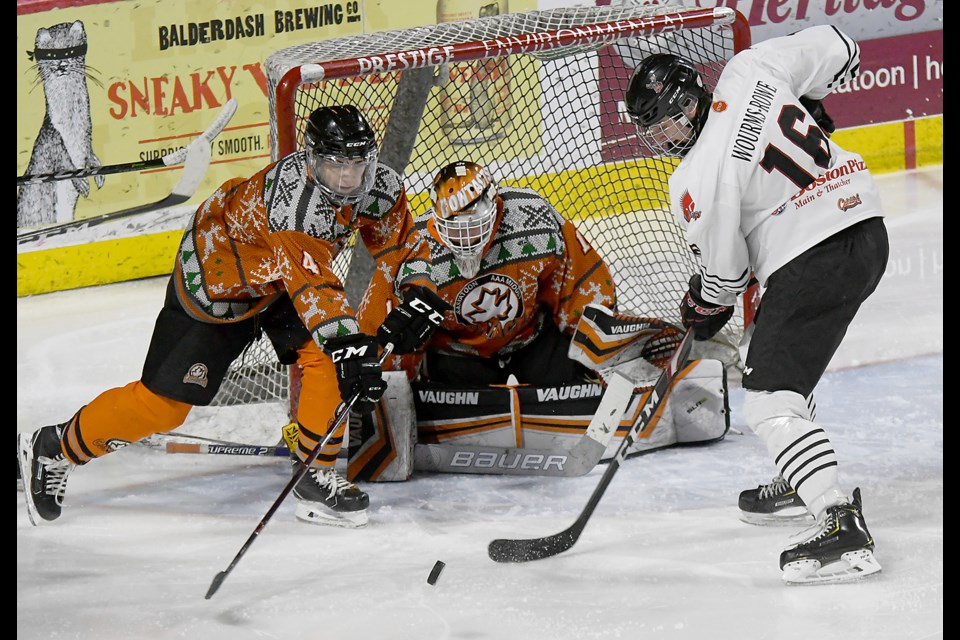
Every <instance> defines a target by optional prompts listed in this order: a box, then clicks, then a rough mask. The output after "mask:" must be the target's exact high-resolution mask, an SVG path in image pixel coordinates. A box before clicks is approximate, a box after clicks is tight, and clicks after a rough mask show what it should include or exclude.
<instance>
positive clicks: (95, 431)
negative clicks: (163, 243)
mask: <svg viewBox="0 0 960 640" xmlns="http://www.w3.org/2000/svg"><path fill="white" fill-rule="evenodd" d="M304 141H305V149H304V150H301V151H298V152H295V153H292V154H290V155H288V156H286V157H283V158H281V159H280V160H278V161H276V162H272V163H270V164H269V165H267V166H266V167H265V168H264V169H262V170H261V171H259V172H258V173H256V174H254V175H253V176H252V177H250V178H247V179H244V178H234V179H231V180H228V181H227V182H225V183H224V184H223V185H222V186H221V187H220V188H219V189H218V190H217V191H216V192H215V193H214V194H213V195H212V196H210V197H209V198H208V199H207V200H206V202H204V203H203V204H202V205H201V206H200V207H199V208H198V210H197V213H196V215H195V216H194V218H193V220H192V221H191V223H190V225H189V227H188V228H187V229H186V232H185V233H184V236H183V239H182V241H181V243H180V248H179V250H178V252H177V256H176V260H175V263H174V271H173V274H172V276H171V278H170V282H169V285H168V287H167V294H166V299H165V301H164V304H163V308H162V309H161V311H160V313H159V316H158V318H157V321H156V325H155V327H154V333H153V336H152V339H151V343H150V348H149V351H148V353H147V356H146V361H145V363H144V365H143V372H142V375H141V378H140V379H139V380H137V381H135V382H131V383H129V384H128V385H126V386H124V387H121V388H115V389H109V390H107V391H104V392H103V393H101V394H100V395H98V396H97V397H95V398H94V399H93V400H91V401H90V402H89V404H87V405H86V406H84V407H82V408H80V409H79V410H78V411H77V413H76V414H75V415H74V416H73V417H72V418H70V419H69V420H67V421H66V422H64V423H63V424H59V425H53V426H47V427H43V428H41V429H39V430H37V431H36V432H34V433H32V434H27V433H23V434H18V459H19V462H20V469H21V472H22V476H23V478H24V482H25V487H24V493H25V496H26V500H27V508H28V512H29V515H30V520H31V522H33V524H35V525H36V524H39V522H40V521H41V520H54V519H56V518H57V517H59V516H60V514H61V509H62V504H63V499H64V495H65V491H66V482H67V477H68V475H69V474H70V473H71V471H72V470H73V469H74V468H75V466H76V465H85V464H87V463H89V462H90V461H92V460H93V459H95V458H99V457H101V456H104V455H107V454H109V453H111V452H112V451H114V450H116V449H117V448H119V447H122V446H124V445H126V444H128V443H130V442H135V441H137V440H140V439H142V438H144V437H146V436H149V435H152V434H155V433H158V432H166V431H170V430H172V429H175V428H176V427H178V426H180V425H181V424H182V423H183V421H184V420H185V418H186V417H187V414H188V413H189V412H190V410H191V408H192V407H193V406H201V405H206V404H209V403H210V401H211V400H212V399H213V397H214V395H215V394H216V392H217V390H218V389H219V387H220V384H221V382H222V381H223V377H224V375H225V374H226V372H227V369H228V367H229V365H230V363H231V362H233V360H234V359H235V358H236V357H237V356H238V355H239V354H240V353H241V352H242V351H243V349H244V348H245V347H246V346H247V345H248V344H249V343H250V342H251V341H253V340H254V339H256V338H257V337H258V335H259V334H260V332H261V331H263V332H264V333H266V335H267V336H268V337H269V338H270V340H271V343H272V344H273V346H274V348H275V349H276V352H277V356H278V359H279V361H280V362H281V363H284V364H293V363H297V364H299V365H300V367H301V368H302V372H303V377H302V389H301V392H300V397H299V406H298V412H297V413H298V415H297V420H298V422H299V431H300V440H299V449H298V451H297V452H296V454H297V456H298V457H299V460H300V461H303V460H305V459H306V458H307V457H308V456H309V454H310V453H311V452H312V451H313V449H314V447H316V446H317V444H318V443H319V442H320V441H321V440H322V439H323V437H324V436H325V435H326V433H327V429H328V427H329V425H331V424H332V423H333V420H332V418H333V416H334V412H335V410H336V407H337V405H338V404H339V402H340V401H341V399H342V400H343V401H344V402H347V401H348V399H352V398H353V397H354V396H356V397H357V398H358V400H357V402H356V403H355V404H354V409H355V410H359V411H364V410H367V411H369V410H370V408H372V406H373V405H374V404H375V403H376V402H377V400H378V399H379V398H380V396H381V395H382V394H383V391H384V388H385V387H384V382H383V379H382V372H381V368H380V364H379V358H378V346H379V345H378V343H377V341H376V340H375V338H374V337H373V335H371V333H376V327H373V329H372V331H368V332H366V333H364V332H362V331H361V330H360V325H359V323H358V321H357V318H356V315H355V313H354V311H353V309H351V307H350V304H349V303H348V301H347V297H346V295H345V293H344V289H343V284H342V283H341V282H340V280H339V279H338V277H337V276H336V275H335V274H334V272H333V271H332V265H333V261H334V259H335V258H336V257H337V255H338V254H339V253H340V252H341V251H342V250H343V249H344V247H345V246H347V243H348V241H349V239H350V237H351V236H352V235H353V233H354V232H355V231H356V232H359V234H360V237H361V238H362V240H363V242H364V243H365V244H366V246H367V248H368V249H369V250H370V252H371V253H372V254H373V255H378V256H382V255H388V256H390V261H389V262H387V261H386V260H384V261H382V262H381V264H380V265H379V267H380V268H378V269H377V271H376V273H375V275H374V276H373V278H372V280H373V281H374V282H376V284H377V286H378V288H380V287H382V288H388V289H389V290H390V291H392V292H393V294H394V295H395V296H397V297H398V299H400V300H402V303H401V304H398V305H396V307H395V308H394V310H393V311H392V313H391V314H390V315H389V316H387V318H385V319H386V320H388V321H389V327H390V329H389V331H387V332H384V333H382V334H381V335H382V337H384V338H385V339H387V340H389V341H390V342H391V343H392V344H393V345H394V347H395V353H398V354H402V353H404V352H406V351H410V350H413V349H416V348H417V347H419V346H420V344H421V343H422V342H423V341H425V340H426V339H428V338H429V336H430V334H431V333H432V331H433V330H434V329H435V327H436V324H437V323H438V322H439V321H440V318H441V317H442V315H441V314H442V311H444V310H445V304H444V303H443V301H442V300H440V299H439V298H438V297H437V295H436V293H435V287H434V285H433V283H432V281H431V279H430V255H429V246H428V245H427V244H426V242H425V241H424V239H423V238H422V237H421V236H420V235H419V234H418V233H417V232H416V231H415V230H414V225H413V219H412V216H411V214H410V210H409V207H408V204H407V199H406V194H405V191H404V188H403V185H402V182H401V178H400V176H399V175H398V174H397V173H396V172H395V171H394V170H392V169H390V168H388V167H387V166H385V165H382V164H380V163H379V162H378V149H377V143H376V137H375V134H374V132H373V130H372V128H371V127H370V124H369V123H368V121H367V120H366V118H365V117H364V116H363V115H362V114H361V112H360V111H359V110H358V109H357V108H356V107H353V106H332V107H321V108H319V109H317V110H315V111H314V112H313V113H312V114H311V115H310V117H309V118H308V120H307V122H306V125H305V130H304ZM401 264H403V265H404V270H403V272H402V273H401V272H400V271H399V265H401ZM338 389H339V393H337V390H338ZM339 430H340V433H335V434H334V435H333V436H332V437H331V439H330V440H329V441H328V444H327V445H326V446H325V447H324V449H323V450H322V451H321V453H320V455H319V456H318V457H317V458H316V462H315V464H314V466H313V467H312V468H311V469H310V470H309V471H308V472H307V474H306V475H305V476H304V477H303V478H302V479H301V480H300V482H299V483H297V485H296V486H295V487H294V489H293V493H294V495H295V496H296V498H297V500H298V504H297V510H296V515H297V517H298V518H299V519H302V520H305V521H308V522H314V523H320V524H333V525H338V526H349V527H355V526H362V525H364V524H366V522H367V507H368V504H369V498H368V496H367V494H366V493H365V492H363V491H362V490H360V489H359V488H358V487H356V486H355V485H353V484H352V483H349V482H347V481H346V480H345V479H343V478H342V477H340V476H339V475H338V474H337V472H336V471H335V469H334V462H335V460H336V458H337V455H338V453H339V450H340V448H341V445H342V440H343V433H342V431H343V426H341V427H340V428H339Z"/></svg>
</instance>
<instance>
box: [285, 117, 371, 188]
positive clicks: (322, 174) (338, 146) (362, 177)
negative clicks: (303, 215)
mask: <svg viewBox="0 0 960 640" xmlns="http://www.w3.org/2000/svg"><path fill="white" fill-rule="evenodd" d="M303 141H304V145H305V146H306V153H307V175H308V176H309V178H310V180H311V182H313V183H314V184H316V185H317V186H318V187H319V188H320V190H321V191H322V192H323V194H324V195H325V196H326V197H327V198H328V199H329V200H330V202H331V203H333V205H334V206H337V207H342V206H344V205H352V204H356V203H357V201H358V200H360V198H361V197H363V196H364V195H366V194H367V193H368V192H369V191H370V188H371V187H373V181H374V178H375V177H376V174H377V156H378V154H377V140H376V136H374V133H373V129H372V128H371V127H370V123H369V122H367V119H366V118H364V117H363V114H362V113H360V110H359V109H357V108H356V107H354V106H353V105H344V106H334V107H320V108H319V109H316V110H315V111H314V112H313V113H311V114H310V117H309V118H308V119H307V127H306V130H305V131H304V132H303Z"/></svg>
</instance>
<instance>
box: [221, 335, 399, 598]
mask: <svg viewBox="0 0 960 640" xmlns="http://www.w3.org/2000/svg"><path fill="white" fill-rule="evenodd" d="M392 351H393V344H392V343H389V342H388V343H387V344H386V345H385V346H384V347H383V354H382V355H381V356H380V365H381V366H382V365H383V363H384V362H386V360H387V358H388V357H389V356H390V353H391V352H392ZM359 399H360V393H359V392H358V393H355V394H353V395H352V396H351V397H350V400H349V401H348V402H346V403H345V404H344V403H340V406H339V407H337V409H338V411H337V412H336V413H335V419H334V421H333V424H332V425H331V426H330V429H328V430H327V435H325V436H324V437H323V440H321V441H320V442H318V443H317V446H316V447H314V448H313V451H311V452H310V455H309V456H307V459H306V460H304V461H303V463H302V464H301V465H300V467H299V468H298V469H297V472H296V473H295V474H293V477H292V478H291V479H290V481H289V482H287V484H286V486H285V487H284V488H283V491H281V492H280V495H279V496H277V499H276V500H274V501H273V504H272V505H270V508H269V509H268V510H267V513H266V515H264V516H263V518H262V519H261V520H260V523H259V524H258V525H257V527H256V528H255V529H254V530H253V533H251V534H250V537H249V538H247V541H246V542H245V543H244V544H243V546H242V547H240V551H238V552H237V555H236V556H234V558H233V561H232V562H231V563H230V566H228V567H227V568H226V569H224V570H223V571H221V572H220V573H218V574H217V575H215V576H214V577H213V582H211V583H210V588H209V589H207V595H206V596H205V597H204V599H205V600H209V599H210V598H212V597H213V594H215V593H216V592H217V590H218V589H219V588H220V585H222V584H223V581H224V580H226V579H227V576H228V575H230V572H231V571H233V569H234V567H236V566H237V563H238V562H240V558H242V557H243V556H244V554H245V553H246V552H247V549H249V548H250V546H251V545H252V544H253V543H254V541H255V540H256V539H257V536H259V535H260V532H261V531H263V529H264V527H266V526H267V523H268V522H270V518H272V517H273V514H274V513H276V511H277V509H279V508H280V505H281V504H282V503H283V500H284V498H286V497H287V494H289V493H290V492H291V491H292V490H293V488H294V487H295V486H297V483H298V482H300V480H301V479H303V477H304V476H305V475H307V471H309V469H310V465H311V464H313V462H314V460H316V459H317V456H319V455H320V451H321V450H322V449H323V448H324V447H325V446H326V444H327V442H329V441H330V438H332V437H333V434H334V433H335V432H336V431H337V429H339V428H340V425H341V424H343V422H344V421H345V420H346V419H347V417H348V416H349V415H350V410H351V409H352V408H353V405H354V404H356V402H357V400H359Z"/></svg>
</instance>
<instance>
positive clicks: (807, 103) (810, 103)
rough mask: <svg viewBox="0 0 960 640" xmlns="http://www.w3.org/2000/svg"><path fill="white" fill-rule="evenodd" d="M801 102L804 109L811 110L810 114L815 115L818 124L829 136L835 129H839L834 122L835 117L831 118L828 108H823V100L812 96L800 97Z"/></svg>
mask: <svg viewBox="0 0 960 640" xmlns="http://www.w3.org/2000/svg"><path fill="white" fill-rule="evenodd" d="M800 104H802V105H803V108H804V109H806V110H807V111H809V112H810V115H811V116H813V119H814V121H816V123H817V126H818V127H820V128H821V129H823V132H824V133H825V134H827V137H828V138H829V137H830V135H831V134H832V133H833V132H834V131H836V130H837V126H836V125H835V124H833V118H831V117H830V114H829V113H827V110H826V109H824V108H823V102H822V101H820V100H812V99H810V98H800Z"/></svg>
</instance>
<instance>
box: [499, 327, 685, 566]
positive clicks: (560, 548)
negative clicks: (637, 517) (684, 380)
mask: <svg viewBox="0 0 960 640" xmlns="http://www.w3.org/2000/svg"><path fill="white" fill-rule="evenodd" d="M692 339H693V331H692V330H690V329H688V330H687V331H686V332H685V333H684V334H683V339H682V340H681V341H680V344H679V345H678V346H677V348H676V350H675V351H674V354H673V357H671V358H670V361H669V362H668V363H667V366H666V368H665V369H664V370H663V373H661V374H660V377H659V378H658V379H657V383H656V384H655V385H654V387H653V391H652V392H651V393H650V396H649V397H648V398H647V402H646V404H645V405H644V407H643V409H642V412H641V418H640V419H639V420H637V422H636V423H635V424H634V425H633V427H631V429H630V432H629V433H627V435H626V436H624V438H623V442H622V443H621V444H620V448H619V449H617V453H616V455H615V456H614V457H613V459H612V460H611V461H610V464H609V466H608V467H607V469H606V471H604V472H603V476H602V477H601V478H600V482H599V483H598V484H597V488H596V489H594V490H593V493H592V494H591V495H590V499H589V500H588V501H587V506H586V507H584V508H583V511H581V512H580V516H579V517H578V518H577V519H576V521H575V522H574V523H573V524H572V525H570V526H569V527H567V528H566V529H564V530H563V531H561V532H560V533H555V534H553V535H549V536H545V537H542V538H529V539H509V538H498V539H496V540H493V541H491V542H490V545H489V546H488V547H487V555H488V556H490V559H491V560H493V561H495V562H529V561H531V560H540V559H542V558H549V557H551V556H555V555H557V554H560V553H563V552H564V551H566V550H567V549H569V548H570V547H572V546H573V545H574V544H576V542H577V540H578V539H579V538H580V534H581V533H583V529H584V527H586V526H587V522H588V521H589V520H590V516H591V515H592V514H593V511H594V509H596V507H597V504H598V503H599V502H600V498H602V497H603V494H604V492H605V491H606V490H607V486H609V484H610V481H611V480H613V476H614V474H616V473H617V470H618V469H619V468H620V465H621V464H622V463H623V460H624V458H625V456H626V453H627V450H628V449H629V448H630V445H632V444H633V440H634V438H635V437H636V435H637V434H638V433H640V431H642V430H643V428H644V427H645V426H646V424H647V423H648V422H649V421H650V418H651V417H652V416H653V415H654V414H655V413H656V411H657V409H658V408H659V406H660V404H661V402H662V401H663V399H664V397H665V395H666V391H667V389H668V388H669V387H670V383H671V382H672V381H673V378H674V376H675V375H676V373H677V371H679V370H680V368H681V367H682V366H683V365H684V364H685V362H686V360H687V356H688V355H689V353H690V345H691V342H692Z"/></svg>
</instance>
